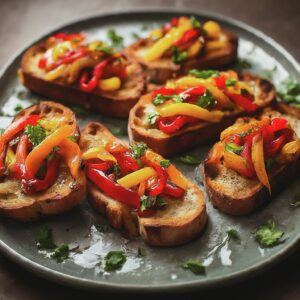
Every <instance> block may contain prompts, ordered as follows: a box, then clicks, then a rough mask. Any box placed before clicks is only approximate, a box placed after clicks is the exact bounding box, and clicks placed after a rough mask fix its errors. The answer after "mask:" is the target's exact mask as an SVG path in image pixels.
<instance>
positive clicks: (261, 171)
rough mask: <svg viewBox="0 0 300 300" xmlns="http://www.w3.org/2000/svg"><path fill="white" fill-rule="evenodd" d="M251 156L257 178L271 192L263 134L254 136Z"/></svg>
mask: <svg viewBox="0 0 300 300" xmlns="http://www.w3.org/2000/svg"><path fill="white" fill-rule="evenodd" d="M251 157H252V161H253V165H254V169H255V172H256V175H257V178H258V179H259V181H260V182H261V183H262V184H263V185H264V186H265V187H267V188H268V190H269V193H270V194H271V186H270V182H269V178H268V174H267V171H266V167H265V159H264V144H263V138H262V135H261V134H258V135H256V136H254V138H253V143H252V149H251Z"/></svg>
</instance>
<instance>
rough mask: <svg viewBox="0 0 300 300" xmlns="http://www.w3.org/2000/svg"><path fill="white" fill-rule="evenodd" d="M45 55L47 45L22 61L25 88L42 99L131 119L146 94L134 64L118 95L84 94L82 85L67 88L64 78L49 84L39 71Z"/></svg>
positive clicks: (34, 48)
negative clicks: (132, 109)
mask: <svg viewBox="0 0 300 300" xmlns="http://www.w3.org/2000/svg"><path fill="white" fill-rule="evenodd" d="M45 51H46V42H41V43H39V44H36V45H34V46H32V47H31V48H29V49H28V50H27V51H26V52H25V53H24V55H23V57H22V61H21V70H22V73H23V81H24V82H23V84H24V85H25V86H26V87H27V88H28V89H30V90H31V91H33V92H35V93H37V94H40V95H42V96H46V97H49V98H51V99H56V100H59V101H63V102H66V103H69V104H73V105H79V106H83V107H85V108H87V109H92V110H93V111H98V112H100V113H102V114H105V115H108V116H113V117H119V118H127V117H128V114H129V111H130V109H131V108H132V107H133V106H134V105H135V103H136V102H137V101H138V99H139V97H140V96H141V95H142V93H143V92H144V90H145V87H146V81H145V75H144V72H143V70H142V67H141V66H140V65H139V64H137V63H131V64H130V74H128V75H127V78H126V80H125V81H124V82H123V84H122V87H121V89H119V90H117V91H110V92H108V91H100V90H95V91H93V92H91V93H88V92H83V91H82V90H80V88H79V84H78V83H74V84H72V85H70V84H66V83H65V81H64V79H63V78H58V79H56V80H54V81H46V80H45V79H44V76H45V71H44V70H42V69H40V68H39V67H38V62H39V59H40V58H41V55H42V54H43V53H44V52H45Z"/></svg>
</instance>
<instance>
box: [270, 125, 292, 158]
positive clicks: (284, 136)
mask: <svg viewBox="0 0 300 300" xmlns="http://www.w3.org/2000/svg"><path fill="white" fill-rule="evenodd" d="M291 137H292V132H291V130H290V129H288V128H286V129H283V130H282V132H281V133H280V136H279V137H278V138H276V139H275V140H272V141H271V142H269V143H268V144H264V152H265V156H266V157H270V156H273V155H275V154H277V153H278V152H279V151H280V150H281V149H282V147H283V146H284V145H285V144H286V143H287V142H288V141H289V140H290V139H291Z"/></svg>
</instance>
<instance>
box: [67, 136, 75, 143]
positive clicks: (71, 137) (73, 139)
mask: <svg viewBox="0 0 300 300" xmlns="http://www.w3.org/2000/svg"><path fill="white" fill-rule="evenodd" d="M67 139H68V140H70V141H72V142H74V143H76V142H77V139H76V137H75V136H74V135H69V136H68V137H67Z"/></svg>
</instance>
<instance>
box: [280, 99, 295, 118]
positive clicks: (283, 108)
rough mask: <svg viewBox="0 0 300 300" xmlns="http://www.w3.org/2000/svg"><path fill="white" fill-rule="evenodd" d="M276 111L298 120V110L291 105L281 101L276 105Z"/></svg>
mask: <svg viewBox="0 0 300 300" xmlns="http://www.w3.org/2000/svg"><path fill="white" fill-rule="evenodd" d="M277 109H278V110H279V111H280V112H282V113H284V114H287V115H291V116H294V117H296V118H298V119H300V108H297V107H296V106H293V105H292V104H291V105H290V104H288V103H284V102H282V101H281V102H278V103H277Z"/></svg>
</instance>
